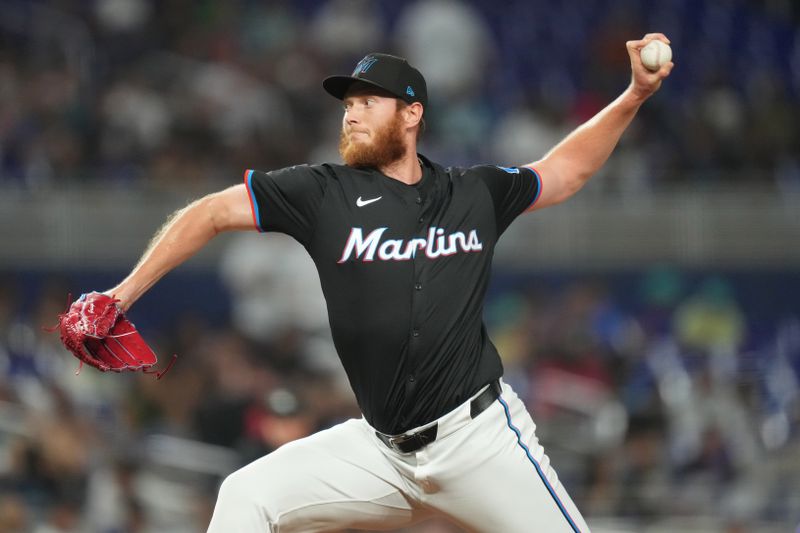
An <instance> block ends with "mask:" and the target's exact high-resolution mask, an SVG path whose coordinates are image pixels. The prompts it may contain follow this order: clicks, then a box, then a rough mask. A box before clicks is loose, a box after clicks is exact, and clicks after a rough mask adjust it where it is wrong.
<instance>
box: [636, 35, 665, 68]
mask: <svg viewBox="0 0 800 533" xmlns="http://www.w3.org/2000/svg"><path fill="white" fill-rule="evenodd" d="M639 57H641V58H642V64H643V65H644V66H645V67H646V68H647V70H651V71H653V72H656V71H657V70H658V69H660V68H661V67H663V66H664V64H665V63H668V62H669V61H671V60H672V48H670V47H669V45H668V44H667V43H665V42H664V41H659V40H658V39H653V40H652V41H650V42H649V43H647V44H646V45H645V47H644V48H642V50H641V52H639Z"/></svg>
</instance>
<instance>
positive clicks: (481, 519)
mask: <svg viewBox="0 0 800 533" xmlns="http://www.w3.org/2000/svg"><path fill="white" fill-rule="evenodd" d="M535 427H536V426H535V425H534V423H533V420H532V419H531V417H530V415H529V414H528V412H527V410H526V409H525V405H524V404H523V403H522V401H521V400H519V398H517V396H516V394H515V393H514V392H513V390H511V388H510V387H509V386H508V385H504V386H503V394H502V395H501V397H500V399H498V400H497V401H495V403H494V404H493V405H492V406H491V407H489V408H488V409H486V411H484V412H483V413H481V414H480V415H479V416H478V417H477V418H476V419H475V420H473V421H472V423H470V425H469V426H467V427H466V428H463V429H465V430H467V431H458V432H456V433H455V434H453V435H450V436H449V437H448V438H447V439H446V440H444V441H443V442H441V443H440V442H436V443H434V445H435V446H436V447H437V448H436V451H435V454H436V459H435V462H436V463H439V461H440V460H441V461H442V462H441V464H439V465H438V466H437V467H436V468H435V469H432V470H431V475H433V476H436V477H438V478H439V479H438V481H439V483H438V485H439V486H440V487H441V491H440V492H439V493H437V494H434V495H431V499H430V501H429V503H430V504H431V505H433V506H434V507H436V508H437V509H439V510H441V511H443V512H445V513H447V514H448V515H450V516H451V517H453V518H454V519H455V520H457V521H458V522H460V523H461V524H463V525H464V526H465V527H466V528H468V529H469V530H470V531H478V532H484V533H493V532H497V531H502V532H503V533H530V532H540V531H541V532H546V533H578V532H580V533H588V531H589V528H588V526H587V525H586V522H585V521H584V519H583V517H582V516H581V514H580V512H579V511H578V509H577V508H576V507H575V504H574V503H573V502H572V499H571V498H570V497H569V495H568V494H567V492H566V490H564V487H563V486H562V485H561V484H560V483H559V481H558V477H557V475H556V473H555V471H554V470H553V468H552V467H551V466H550V464H549V459H548V458H547V456H546V455H545V454H544V451H543V450H542V448H541V446H539V442H538V439H537V438H536V435H535V432H534V430H535ZM440 445H443V447H446V449H439V446H440ZM440 454H441V455H440Z"/></svg>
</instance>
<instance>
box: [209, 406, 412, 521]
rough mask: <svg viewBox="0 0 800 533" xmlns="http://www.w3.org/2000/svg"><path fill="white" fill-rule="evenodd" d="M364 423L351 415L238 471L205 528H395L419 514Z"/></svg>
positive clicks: (222, 491) (227, 482)
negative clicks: (341, 422)
mask: <svg viewBox="0 0 800 533" xmlns="http://www.w3.org/2000/svg"><path fill="white" fill-rule="evenodd" d="M367 428H368V426H367V425H366V424H365V423H363V421H360V420H350V421H348V422H345V423H343V424H339V425H338V426H335V427H333V428H331V429H328V430H325V431H321V432H319V433H317V434H314V435H311V436H310V437H306V438H304V439H300V440H298V441H295V442H292V443H289V444H287V445H285V446H282V447H281V448H279V449H278V450H276V451H275V452H273V453H271V454H269V455H267V456H265V457H262V458H261V459H258V460H256V461H254V462H252V463H250V464H249V465H247V466H245V467H243V468H241V469H240V470H237V471H236V472H234V473H233V474H231V475H230V476H228V477H227V478H226V479H225V481H224V482H223V483H222V486H221V487H220V491H219V496H218V498H217V504H216V506H215V508H214V515H213V517H212V519H211V524H210V525H209V529H208V531H209V533H262V532H263V533H278V532H280V533H285V532H291V531H298V532H303V533H306V532H316V531H337V530H340V529H344V528H353V529H357V528H369V529H393V528H399V527H402V526H404V525H407V524H410V523H412V522H413V521H415V520H419V519H422V518H424V517H425V516H426V514H427V512H426V511H421V510H419V511H418V510H415V509H414V508H413V507H412V505H411V504H410V502H409V501H407V499H406V498H405V497H404V495H403V493H402V489H403V485H402V483H403V482H402V480H401V478H400V476H398V475H397V473H396V472H395V471H394V469H393V468H392V467H391V465H390V464H389V463H388V462H387V461H386V459H385V457H383V455H382V454H381V453H380V452H379V451H378V450H377V449H376V447H375V445H374V442H373V440H372V437H371V435H370V434H369V432H368V429H367Z"/></svg>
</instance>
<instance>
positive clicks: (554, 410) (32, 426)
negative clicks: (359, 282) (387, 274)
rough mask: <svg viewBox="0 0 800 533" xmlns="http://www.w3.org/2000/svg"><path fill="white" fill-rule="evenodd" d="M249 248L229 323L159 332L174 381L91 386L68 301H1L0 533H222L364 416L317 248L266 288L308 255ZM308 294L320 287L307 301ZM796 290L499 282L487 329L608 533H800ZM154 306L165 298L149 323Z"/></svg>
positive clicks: (704, 279)
mask: <svg viewBox="0 0 800 533" xmlns="http://www.w3.org/2000/svg"><path fill="white" fill-rule="evenodd" d="M241 239H242V240H241V242H234V243H232V244H231V245H230V253H229V254H227V255H226V257H225V259H224V264H223V265H222V266H221V269H220V271H221V278H220V281H218V282H219V283H221V284H222V285H224V286H225V287H226V289H227V290H228V291H229V294H230V300H231V301H230V302H227V303H225V305H228V304H229V306H230V307H229V308H230V319H229V320H223V321H213V322H212V321H209V319H208V318H207V317H205V316H203V315H202V314H198V313H196V312H195V311H194V310H192V309H186V310H185V311H184V312H183V313H180V314H178V315H176V316H175V317H172V318H170V319H169V320H165V321H164V322H163V323H162V324H156V325H154V326H153V327H151V328H149V329H148V330H147V331H145V336H146V337H147V338H148V340H150V341H151V342H152V343H153V344H154V345H155V347H156V351H157V352H158V353H159V354H160V356H161V360H162V364H163V363H165V362H166V361H167V360H168V357H169V354H172V353H177V354H179V360H178V362H177V364H176V365H175V366H174V367H173V368H172V369H171V370H170V372H169V373H168V374H166V376H165V377H164V378H163V379H162V380H160V381H157V380H155V378H154V377H153V376H152V375H149V376H145V375H136V376H131V375H108V374H101V373H99V372H97V371H95V370H94V369H92V368H85V369H84V370H83V371H82V372H81V373H80V374H79V375H78V376H76V375H75V370H77V368H78V366H77V361H76V360H75V359H74V358H72V357H70V356H69V355H68V354H67V353H66V352H65V351H64V350H63V348H62V347H61V346H60V344H59V340H58V336H57V334H54V333H46V332H45V331H44V330H43V329H42V328H43V327H45V326H52V325H53V324H54V322H55V317H56V315H57V314H58V313H59V312H60V311H62V310H63V308H64V305H65V301H64V298H65V294H66V292H67V290H68V288H67V287H66V286H65V281H63V280H61V281H57V280H55V279H49V278H42V279H40V280H39V281H38V282H37V283H39V284H38V285H37V288H36V290H33V291H32V294H33V295H34V296H35V298H34V299H33V300H31V301H26V298H28V297H29V296H30V295H24V294H21V293H20V291H19V290H18V289H17V288H16V285H15V283H14V281H15V280H14V279H13V277H12V276H8V277H7V278H6V279H5V281H4V282H3V283H2V284H0V370H1V371H0V531H4V532H12V531H13V532H24V533H28V532H34V533H77V532H96V533H112V532H113V533H116V532H119V533H122V532H125V533H132V532H155V531H158V532H175V533H182V532H186V533H189V532H198V531H204V530H205V529H204V528H205V525H206V524H207V522H208V520H209V517H210V512H211V510H212V509H213V504H214V500H215V496H216V490H217V487H218V483H219V482H220V481H221V479H223V478H224V476H226V475H227V474H228V473H230V472H231V471H233V470H234V469H235V468H237V467H238V466H240V465H242V464H244V463H247V462H249V461H251V460H253V459H255V458H257V457H260V456H261V455H263V454H266V453H269V452H270V451H272V450H274V449H276V448H277V447H278V446H280V445H281V444H284V443H286V442H289V441H291V440H294V439H297V438H300V437H303V436H306V435H309V434H310V433H312V432H314V431H317V430H319V429H323V428H326V427H330V426H331V425H332V424H335V423H338V422H340V421H343V420H345V419H347V418H350V417H357V416H359V412H358V409H357V406H356V405H355V403H354V399H353V396H352V393H351V392H350V390H349V388H348V386H347V382H346V378H345V377H344V376H343V372H342V371H341V368H340V366H339V363H338V360H337V358H336V355H335V353H334V352H333V348H332V346H331V341H330V336H329V334H328V332H327V328H326V326H325V323H324V320H325V318H324V313H318V312H317V311H318V310H319V308H318V305H317V304H319V303H320V302H319V300H320V299H321V294H320V293H319V287H318V282H315V280H314V279H313V272H310V276H311V277H307V274H308V273H309V271H308V270H306V268H307V266H308V265H306V264H304V263H303V262H302V261H299V260H297V259H296V258H295V257H297V258H299V257H301V255H302V249H300V247H297V246H295V245H292V246H294V248H293V249H294V250H296V252H297V254H295V257H292V255H293V253H292V252H289V254H288V258H287V264H288V265H289V266H288V267H286V268H283V267H279V268H266V269H260V268H257V267H254V266H253V265H257V264H263V263H261V262H259V261H258V258H259V257H258V254H259V253H263V254H264V256H266V255H268V254H270V253H272V252H275V251H276V248H271V247H272V246H277V247H279V248H280V247H283V246H286V242H281V240H280V239H277V238H276V239H274V241H275V242H277V244H265V246H264V247H260V246H258V245H254V243H253V242H252V239H262V242H264V243H268V242H271V241H273V239H264V238H263V237H260V236H258V235H255V234H252V235H249V234H248V235H244V236H242V237H241ZM287 242H288V241H287ZM293 269H294V271H293ZM175 276H179V275H178V274H176V275H175ZM773 276H774V274H773ZM298 277H299V278H300V279H301V280H306V282H307V283H306V285H305V287H300V285H302V283H296V289H297V290H296V291H292V292H291V294H289V293H287V291H286V288H285V285H286V284H287V283H289V284H290V282H289V281H288V280H290V279H292V280H296V279H297V278H298ZM207 281H208V283H209V284H210V283H214V276H213V275H209V279H208V280H207ZM169 283H170V281H169V278H168V279H167V280H164V281H163V282H162V284H167V285H168V284H169ZM789 285H791V286H794V287H796V286H797V285H798V280H797V279H796V275H793V274H789V275H787V278H786V280H781V279H777V280H775V281H773V283H766V284H765V278H764V276H759V275H750V276H749V277H746V278H743V279H741V278H739V279H728V278H726V277H721V276H719V275H707V274H702V273H687V272H682V271H679V270H675V269H670V268H666V267H659V268H654V269H652V270H650V271H646V272H641V273H628V274H624V275H621V274H615V275H611V274H609V275H605V276H601V275H596V274H595V275H577V274H575V275H560V276H553V275H543V274H541V275H519V274H512V273H502V272H501V273H499V276H498V281H497V282H496V287H495V288H494V289H493V290H492V291H491V296H490V298H489V300H488V303H487V307H486V321H487V325H488V327H489V330H490V335H491V336H492V338H493V339H494V342H495V343H496V345H497V346H498V349H499V351H500V353H501V354H502V357H503V362H504V366H505V369H506V372H505V379H506V380H507V381H508V382H509V383H511V384H512V385H513V386H514V387H515V389H516V390H517V391H518V392H519V393H520V396H521V397H523V398H524V399H525V400H526V402H527V404H528V406H529V409H530V410H531V412H532V413H533V416H534V419H535V420H536V422H537V425H538V435H539V437H540V439H541V440H542V442H543V444H544V446H545V448H546V450H547V453H548V454H549V455H550V457H551V459H552V461H553V463H554V464H555V465H556V468H557V469H558V472H559V476H560V479H561V481H562V482H563V483H564V484H565V486H567V487H568V489H569V490H570V493H571V494H572V496H573V499H574V500H575V501H576V503H577V504H578V506H579V507H580V508H581V509H582V511H583V513H584V514H585V516H586V517H587V518H588V520H589V523H590V524H593V527H594V529H595V530H597V531H601V532H602V531H615V530H614V529H603V528H602V524H603V522H602V521H603V520H604V519H613V520H615V521H622V522H616V523H622V524H627V527H629V528H632V530H635V531H644V530H646V528H647V527H650V526H654V525H656V524H660V523H662V522H663V523H667V524H672V523H673V522H670V521H671V520H675V519H676V518H683V519H687V520H688V519H701V518H702V519H705V520H706V521H708V522H707V523H708V524H711V525H712V526H713V527H710V528H709V529H696V530H694V531H709V532H716V531H719V532H722V531H725V532H739V531H764V530H762V529H759V528H758V525H759V524H768V523H772V524H779V525H780V526H779V528H778V529H777V531H784V530H787V529H785V527H786V525H787V524H792V523H794V522H796V519H797V517H798V516H800V498H798V493H797V490H796V487H797V479H798V476H800V441H799V440H798V439H799V438H800V386H799V383H800V309H798V308H797V306H796V302H797V295H796V294H793V293H791V292H787V293H786V294H782V293H781V292H782V291H783V290H785V289H784V288H783V287H786V286H789ZM248 287H249V288H251V289H254V290H255V289H258V290H257V291H256V292H257V293H256V294H251V293H250V292H249V291H248V290H247V289H248ZM795 292H797V291H796V290H795ZM158 293H159V291H158V289H156V290H155V294H156V295H157V294H158ZM148 305H149V306H150V307H153V306H158V305H160V300H159V298H158V296H156V297H155V298H154V299H151V301H150V302H149V304H146V303H142V304H141V306H137V307H136V308H135V309H133V310H132V318H133V319H134V320H136V317H137V316H143V315H145V314H147V313H148V307H147V306H148ZM220 305H223V303H222V302H221V303H220ZM767 308H768V310H765V309H767ZM303 309H305V310H306V311H307V313H306V318H305V320H300V319H297V318H296V316H297V315H298V314H302V310H303ZM256 325H260V327H255V326H256ZM268 482H269V480H265V483H268ZM793 521H794V522H793ZM670 527H675V526H667V529H666V530H671V529H670ZM459 531H460V530H458V529H456V528H454V527H453V526H450V525H447V524H445V523H441V522H431V523H428V524H424V525H422V526H418V527H415V528H412V529H409V530H408V532H414V533H422V532H427V533H457V532H459ZM769 531H772V530H769Z"/></svg>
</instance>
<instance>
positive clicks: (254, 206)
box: [244, 170, 264, 233]
mask: <svg viewBox="0 0 800 533" xmlns="http://www.w3.org/2000/svg"><path fill="white" fill-rule="evenodd" d="M244 184H245V187H247V194H248V196H249V197H250V209H251V210H252V212H253V223H254V224H255V226H256V229H257V230H258V231H260V232H261V233H263V232H264V229H263V228H262V226H261V214H260V213H259V211H258V202H257V201H256V195H255V193H254V192H253V171H252V170H247V171H245V173H244Z"/></svg>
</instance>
